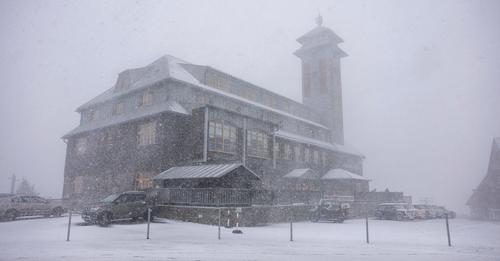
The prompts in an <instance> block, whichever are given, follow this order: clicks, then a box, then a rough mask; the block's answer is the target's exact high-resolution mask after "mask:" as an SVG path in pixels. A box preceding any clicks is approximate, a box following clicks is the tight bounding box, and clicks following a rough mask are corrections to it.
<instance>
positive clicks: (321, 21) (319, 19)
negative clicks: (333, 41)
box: [315, 14, 323, 26]
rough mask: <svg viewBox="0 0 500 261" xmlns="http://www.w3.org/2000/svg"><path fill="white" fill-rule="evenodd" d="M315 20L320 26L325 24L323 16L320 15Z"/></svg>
mask: <svg viewBox="0 0 500 261" xmlns="http://www.w3.org/2000/svg"><path fill="white" fill-rule="evenodd" d="M315 20H316V24H317V25H318V26H321V25H322V24H323V17H322V16H321V14H318V17H316V19H315Z"/></svg>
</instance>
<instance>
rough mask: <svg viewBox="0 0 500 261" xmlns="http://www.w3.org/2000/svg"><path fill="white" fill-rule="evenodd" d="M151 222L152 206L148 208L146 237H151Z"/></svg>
mask: <svg viewBox="0 0 500 261" xmlns="http://www.w3.org/2000/svg"><path fill="white" fill-rule="evenodd" d="M150 223H151V208H148V229H147V235H146V239H149V224H150Z"/></svg>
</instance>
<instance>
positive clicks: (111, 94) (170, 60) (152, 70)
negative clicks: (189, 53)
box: [77, 55, 197, 111]
mask: <svg viewBox="0 0 500 261" xmlns="http://www.w3.org/2000/svg"><path fill="white" fill-rule="evenodd" d="M182 63H186V62H185V61H183V60H181V59H179V58H176V57H173V56H171V55H164V56H162V57H160V58H158V59H157V60H156V61H154V62H153V63H151V64H149V65H147V66H145V67H141V68H135V69H128V70H125V71H123V72H121V73H120V74H119V75H118V80H117V81H116V84H115V86H113V87H111V88H110V89H108V90H107V91H105V92H103V93H102V94H100V95H98V96H97V97H95V98H94V99H92V100H90V101H89V102H87V103H85V104H83V105H82V106H80V107H78V109H77V111H81V110H83V109H86V108H88V107H90V106H92V105H95V104H98V103H102V102H105V101H108V100H111V99H113V98H116V97H119V96H122V95H125V94H128V93H130V92H133V91H136V90H138V89H141V88H144V87H148V86H151V84H153V83H156V82H159V81H161V80H164V79H167V78H175V79H178V80H182V81H187V82H196V81H197V80H196V78H194V77H193V76H192V75H191V74H190V73H189V72H187V71H186V70H185V69H184V68H183V67H182V66H181V65H180V64H182Z"/></svg>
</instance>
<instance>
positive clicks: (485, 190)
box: [466, 137, 500, 206]
mask: <svg viewBox="0 0 500 261" xmlns="http://www.w3.org/2000/svg"><path fill="white" fill-rule="evenodd" d="M498 188H500V137H497V138H493V142H492V145H491V153H490V160H489V163H488V170H487V173H486V176H485V177H484V178H483V179H482V180H481V182H480V183H479V185H478V186H477V188H476V189H475V190H474V192H473V193H472V195H471V196H470V198H469V199H468V200H467V203H466V204H467V205H469V206H472V205H477V204H483V205H488V204H492V201H494V200H492V199H496V198H498V197H499V196H500V194H499V193H498V192H496V193H493V191H498V190H497V189H498ZM499 204H500V203H499Z"/></svg>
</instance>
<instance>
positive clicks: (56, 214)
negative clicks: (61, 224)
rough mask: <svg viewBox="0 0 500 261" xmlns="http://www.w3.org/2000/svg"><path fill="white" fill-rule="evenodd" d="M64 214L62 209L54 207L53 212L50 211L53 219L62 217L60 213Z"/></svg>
mask: <svg viewBox="0 0 500 261" xmlns="http://www.w3.org/2000/svg"><path fill="white" fill-rule="evenodd" d="M63 212H64V210H63V208H62V207H55V208H54V209H53V210H52V216H54V217H60V216H61V215H62V213H63Z"/></svg>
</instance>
